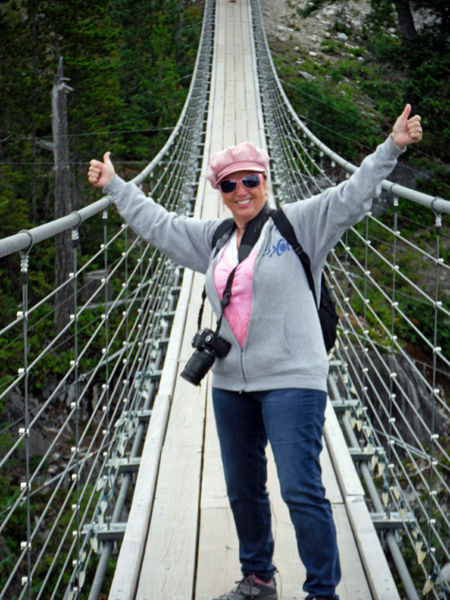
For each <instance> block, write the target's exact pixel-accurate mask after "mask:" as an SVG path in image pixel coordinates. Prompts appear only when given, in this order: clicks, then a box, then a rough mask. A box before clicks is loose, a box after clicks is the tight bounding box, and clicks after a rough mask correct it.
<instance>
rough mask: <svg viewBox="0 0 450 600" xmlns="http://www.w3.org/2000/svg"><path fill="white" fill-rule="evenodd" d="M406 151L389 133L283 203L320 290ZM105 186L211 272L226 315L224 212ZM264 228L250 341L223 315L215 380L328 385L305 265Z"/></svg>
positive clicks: (179, 252)
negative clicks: (202, 215) (327, 268)
mask: <svg viewBox="0 0 450 600" xmlns="http://www.w3.org/2000/svg"><path fill="white" fill-rule="evenodd" d="M401 153H402V151H401V150H399V149H398V148H397V146H396V145H395V144H394V142H393V141H392V139H391V138H390V137H389V138H388V139H387V140H386V141H385V142H384V143H383V144H381V145H380V146H378V148H377V150H376V151H375V152H374V153H373V154H371V155H370V156H368V157H366V158H365V159H364V161H363V162H362V163H361V166H360V168H359V169H358V170H357V171H356V172H355V173H354V174H353V175H352V176H351V177H350V178H349V179H348V180H346V181H344V182H342V183H340V184H339V185H337V186H335V187H330V188H328V189H327V190H325V191H324V192H322V193H321V194H318V195H316V196H313V197H312V198H309V199H307V200H304V201H302V202H296V203H293V204H286V205H284V206H283V210H284V212H285V213H286V216H287V217H288V218H289V220H290V222H291V224H292V226H293V228H294V230H295V233H296V236H297V239H298V240H299V242H300V244H301V245H302V246H303V249H304V250H305V252H306V253H307V254H308V256H309V257H310V260H311V270H312V274H313V277H314V282H315V287H316V290H317V297H318V298H320V280H321V273H322V268H323V265H324V263H325V260H326V257H327V254H328V252H329V251H330V250H331V248H333V246H334V245H335V244H336V243H337V242H338V240H339V238H340V237H341V235H342V234H343V232H344V231H345V230H346V229H347V228H348V227H349V226H351V225H354V224H355V223H357V222H358V221H360V220H361V219H362V218H363V217H364V215H365V214H366V212H367V211H369V210H370V208H371V205H372V198H374V197H376V196H378V195H379V193H380V191H381V188H380V185H381V182H382V181H383V179H385V178H386V177H387V176H388V175H389V174H390V173H391V171H392V170H393V168H394V167H395V164H396V162H397V158H398V156H399V155H400V154H401ZM103 191H104V192H105V193H107V194H109V195H110V196H111V198H112V199H113V201H114V202H115V204H116V205H117V208H118V209H119V212H120V214H121V215H122V217H123V218H124V219H125V221H127V223H129V225H130V226H131V227H132V229H133V230H134V231H135V232H136V233H137V234H138V235H140V236H141V237H142V238H143V239H144V240H146V241H147V242H150V243H151V244H153V245H154V246H155V247H156V248H158V249H159V250H161V251H162V252H163V253H164V254H166V255H167V256H169V257H170V258H172V259H173V260H174V261H175V262H177V263H178V264H180V265H183V266H184V267H188V268H190V269H193V270H195V271H200V272H201V273H206V292H207V295H208V298H209V300H210V302H211V305H212V307H213V310H214V313H215V314H216V316H220V299H219V295H218V293H217V291H216V288H215V285H214V279H213V271H214V267H215V265H216V263H217V262H218V260H219V259H220V256H221V252H219V253H218V255H217V256H216V257H213V254H214V253H213V252H212V238H213V234H214V231H215V230H216V228H217V227H218V224H219V223H220V221H221V220H220V219H207V220H199V219H194V218H188V217H183V216H178V215H177V214H176V213H173V212H167V211H166V210H165V209H164V208H163V207H162V206H160V205H159V204H156V203H155V202H153V200H151V199H150V198H148V197H147V196H145V194H144V193H143V192H142V191H141V190H140V189H139V188H138V187H136V186H135V185H134V184H132V183H125V182H124V181H123V180H122V179H121V178H120V177H119V176H117V175H115V176H114V177H113V178H112V180H111V181H110V183H109V184H108V185H107V186H106V187H105V188H104V190H103ZM261 236H262V244H261V245H260V248H259V251H258V255H257V257H256V261H255V267H254V275H253V300H252V313H251V318H250V323H249V327H248V331H247V337H246V340H245V344H244V347H243V348H241V346H240V344H239V343H238V341H237V340H236V338H235V336H234V334H233V332H232V330H231V327H230V326H229V324H228V322H227V321H226V319H224V320H223V324H222V328H221V332H220V335H221V336H222V337H223V338H225V339H226V340H227V341H229V342H230V343H231V350H230V352H229V354H228V355H227V356H226V357H225V358H223V359H216V361H215V363H214V366H213V386H214V387H217V388H222V389H226V390H233V391H244V390H245V391H259V390H269V389H278V388H309V389H317V390H322V391H326V389H327V374H328V359H327V355H326V351H325V347H324V344H323V339H322V331H321V328H320V322H319V319H318V314H317V309H316V307H315V305H314V299H313V295H312V292H311V290H310V288H309V285H308V280H307V278H306V275H305V271H304V269H303V267H302V265H301V263H300V260H299V259H298V257H297V255H296V254H295V252H294V251H293V250H292V248H291V247H290V246H289V244H288V243H287V242H286V241H285V240H284V239H283V238H282V237H281V234H280V233H279V231H278V230H277V228H276V227H275V225H274V223H273V221H272V220H271V219H269V221H267V222H266V224H265V226H264V228H263V231H262V233H261ZM222 251H223V250H222Z"/></svg>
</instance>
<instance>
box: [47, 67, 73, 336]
mask: <svg viewBox="0 0 450 600" xmlns="http://www.w3.org/2000/svg"><path fill="white" fill-rule="evenodd" d="M66 88H67V86H66V85H65V83H64V81H63V59H62V57H61V58H60V59H59V64H58V71H57V73H56V76H55V84H54V86H53V90H52V129H53V143H54V155H55V219H59V218H61V217H64V216H66V215H68V214H69V213H70V212H71V211H72V201H71V197H70V164H69V138H68V135H67V103H66ZM55 244H56V258H55V287H56V288H59V286H60V285H62V284H63V283H64V282H66V281H67V280H68V278H69V273H70V272H71V271H72V270H73V259H72V243H71V232H70V231H64V232H63V233H59V234H58V235H57V236H56V242H55ZM73 310H74V300H73V288H72V285H70V284H69V285H66V286H64V287H63V288H61V289H60V290H59V291H57V292H56V295H55V313H54V325H55V330H56V333H57V334H58V333H60V332H61V330H62V329H63V327H64V326H65V325H67V323H68V322H69V320H70V315H71V314H72V313H73ZM68 335H69V333H68V334H67V335H65V336H64V340H65V339H66V338H67V337H68ZM64 340H63V341H64Z"/></svg>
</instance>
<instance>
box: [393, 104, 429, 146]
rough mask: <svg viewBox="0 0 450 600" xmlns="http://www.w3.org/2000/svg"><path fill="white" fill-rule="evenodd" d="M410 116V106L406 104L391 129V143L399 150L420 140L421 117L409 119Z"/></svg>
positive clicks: (416, 116) (415, 116)
mask: <svg viewBox="0 0 450 600" xmlns="http://www.w3.org/2000/svg"><path fill="white" fill-rule="evenodd" d="M410 114H411V104H407V105H406V106H405V109H404V111H403V112H402V114H401V115H400V116H399V117H398V119H397V120H396V121H395V125H394V127H393V128H392V141H393V142H394V143H395V145H396V146H398V147H399V148H400V149H401V150H402V149H403V148H404V147H405V146H409V144H414V143H416V142H420V140H421V139H422V125H421V124H420V121H421V117H420V116H419V115H414V117H411V118H409V115H410Z"/></svg>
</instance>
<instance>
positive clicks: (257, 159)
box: [206, 142, 270, 190]
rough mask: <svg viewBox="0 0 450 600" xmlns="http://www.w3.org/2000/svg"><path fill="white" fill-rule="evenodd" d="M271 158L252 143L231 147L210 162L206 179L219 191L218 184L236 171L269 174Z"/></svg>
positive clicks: (213, 157) (217, 153)
mask: <svg viewBox="0 0 450 600" xmlns="http://www.w3.org/2000/svg"><path fill="white" fill-rule="evenodd" d="M269 160H270V157H269V155H268V154H267V152H266V151H265V150H262V149H261V148H257V147H256V146H254V145H253V144H252V143H251V142H242V144H239V146H230V147H229V148H226V149H225V150H221V151H220V152H216V153H215V154H214V155H213V156H212V157H211V160H210V161H209V167H208V171H207V172H206V179H207V180H208V181H209V183H210V184H211V185H212V187H213V188H214V189H215V190H217V188H218V184H219V182H220V181H222V179H224V178H225V177H226V176H227V175H230V173H236V171H255V172H256V173H267V165H268V164H269Z"/></svg>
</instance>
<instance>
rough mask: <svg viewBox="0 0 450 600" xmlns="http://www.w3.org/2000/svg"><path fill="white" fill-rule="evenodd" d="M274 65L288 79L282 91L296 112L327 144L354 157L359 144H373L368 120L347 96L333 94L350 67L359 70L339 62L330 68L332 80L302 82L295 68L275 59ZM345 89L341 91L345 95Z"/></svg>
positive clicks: (374, 144) (374, 139)
mask: <svg viewBox="0 0 450 600" xmlns="http://www.w3.org/2000/svg"><path fill="white" fill-rule="evenodd" d="M275 62H276V65H277V68H278V71H279V73H280V74H281V77H282V79H283V80H289V81H290V83H292V87H291V86H286V87H285V91H286V94H287V96H288V98H289V101H290V102H291V104H292V106H293V107H294V109H295V110H296V112H297V113H298V114H300V115H302V116H303V117H304V118H305V119H306V121H307V123H308V127H310V129H311V130H312V131H313V132H314V133H315V134H316V135H317V136H318V137H320V139H321V140H322V141H323V142H324V143H325V144H327V145H329V146H332V147H333V149H336V151H338V152H341V153H342V154H343V155H344V156H346V157H347V158H350V159H354V158H355V157H356V155H357V153H358V151H359V144H361V145H365V146H376V145H377V143H379V141H381V140H380V138H379V137H378V136H377V135H376V132H374V129H373V127H372V125H371V123H370V122H367V121H366V120H364V119H362V118H361V116H360V114H359V111H358V109H357V108H356V107H355V104H354V102H352V97H351V90H350V89H348V90H347V91H348V93H349V97H347V96H343V95H342V94H340V95H338V94H336V91H335V89H334V85H335V83H336V82H337V81H340V80H341V79H342V78H343V77H344V76H345V75H346V74H347V72H348V71H349V70H350V71H352V70H353V69H354V68H355V69H360V68H363V67H360V66H355V67H353V66H351V65H350V63H348V62H346V61H342V62H341V63H340V65H339V67H338V68H337V69H335V70H334V71H332V82H331V83H325V84H324V83H323V81H320V80H319V81H305V80H304V79H298V78H295V74H296V71H295V68H294V67H291V66H290V65H288V64H287V63H285V62H283V61H280V60H276V61H275ZM347 91H345V92H344V93H345V94H347Z"/></svg>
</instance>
